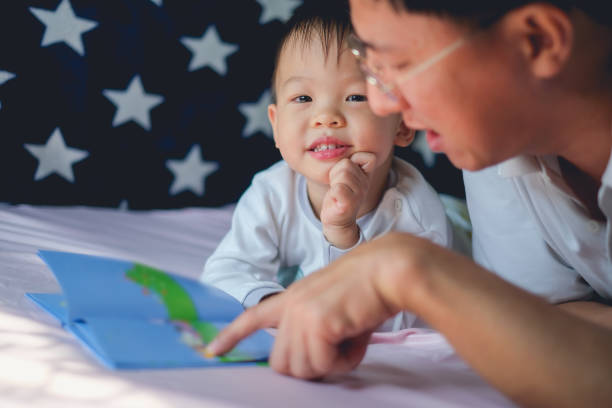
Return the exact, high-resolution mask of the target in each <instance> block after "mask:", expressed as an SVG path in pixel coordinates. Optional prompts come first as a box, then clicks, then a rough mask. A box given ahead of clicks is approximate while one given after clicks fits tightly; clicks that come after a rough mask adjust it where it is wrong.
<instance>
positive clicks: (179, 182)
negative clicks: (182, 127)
mask: <svg viewBox="0 0 612 408" xmlns="http://www.w3.org/2000/svg"><path fill="white" fill-rule="evenodd" d="M166 167H167V168H168V169H169V170H170V171H171V172H172V173H173V174H174V181H173V182H172V185H171V186H170V195H176V194H178V193H180V192H182V191H185V190H191V191H192V192H193V193H194V194H196V195H198V196H203V195H204V193H205V191H206V177H208V176H209V175H210V174H212V173H214V172H215V171H217V169H219V164H218V163H217V162H208V161H204V160H203V159H202V151H201V148H200V146H199V145H194V146H192V147H191V150H189V153H188V154H187V156H186V157H185V158H184V159H183V160H167V161H166Z"/></svg>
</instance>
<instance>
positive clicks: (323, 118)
mask: <svg viewBox="0 0 612 408" xmlns="http://www.w3.org/2000/svg"><path fill="white" fill-rule="evenodd" d="M312 124H313V126H314V127H330V128H340V127H344V126H346V120H345V119H344V117H343V116H342V115H341V114H339V113H336V112H330V111H326V112H321V113H319V114H318V115H316V116H315V117H314V119H313V123H312Z"/></svg>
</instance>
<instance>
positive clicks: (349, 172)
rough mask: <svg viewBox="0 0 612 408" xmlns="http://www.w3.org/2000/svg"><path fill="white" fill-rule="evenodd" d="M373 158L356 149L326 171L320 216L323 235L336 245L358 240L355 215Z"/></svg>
mask: <svg viewBox="0 0 612 408" xmlns="http://www.w3.org/2000/svg"><path fill="white" fill-rule="evenodd" d="M375 161H376V157H375V156H374V154H372V153H367V152H357V153H355V154H353V155H352V156H351V158H350V159H343V160H341V161H339V162H338V163H336V164H335V165H334V167H332V169H331V170H330V172H329V191H328V192H327V194H326V195H325V197H324V198H323V205H322V207H321V214H320V218H321V224H322V225H323V234H324V235H325V238H326V239H327V240H328V241H329V243H331V244H332V245H334V246H335V247H337V248H340V249H346V248H350V247H352V246H353V245H355V244H356V243H357V242H358V240H359V227H358V226H357V215H358V213H359V208H360V207H361V204H362V203H363V202H364V199H365V197H366V195H367V193H368V189H369V184H370V177H369V175H370V173H371V172H372V170H373V169H374V167H375V164H376V163H375Z"/></svg>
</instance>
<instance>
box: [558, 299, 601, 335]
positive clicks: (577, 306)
mask: <svg viewBox="0 0 612 408" xmlns="http://www.w3.org/2000/svg"><path fill="white" fill-rule="evenodd" d="M557 306H558V307H559V308H561V309H563V310H565V311H566V312H569V313H571V314H573V315H574V316H578V317H580V318H582V319H585V320H588V321H590V322H593V323H595V324H598V325H600V326H604V327H607V328H608V329H612V307H610V306H608V305H605V304H603V303H599V302H587V301H576V302H567V303H561V304H559V305H557Z"/></svg>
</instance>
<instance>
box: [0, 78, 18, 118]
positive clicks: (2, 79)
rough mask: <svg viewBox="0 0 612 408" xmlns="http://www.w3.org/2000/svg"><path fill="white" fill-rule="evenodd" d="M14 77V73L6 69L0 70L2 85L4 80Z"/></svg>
mask: <svg viewBox="0 0 612 408" xmlns="http://www.w3.org/2000/svg"><path fill="white" fill-rule="evenodd" d="M13 78H15V74H13V73H10V72H8V71H0V85H4V83H5V82H6V81H10V80H11V79H13ZM0 109H2V101H0Z"/></svg>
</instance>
